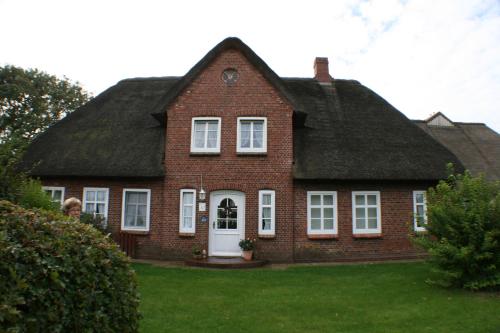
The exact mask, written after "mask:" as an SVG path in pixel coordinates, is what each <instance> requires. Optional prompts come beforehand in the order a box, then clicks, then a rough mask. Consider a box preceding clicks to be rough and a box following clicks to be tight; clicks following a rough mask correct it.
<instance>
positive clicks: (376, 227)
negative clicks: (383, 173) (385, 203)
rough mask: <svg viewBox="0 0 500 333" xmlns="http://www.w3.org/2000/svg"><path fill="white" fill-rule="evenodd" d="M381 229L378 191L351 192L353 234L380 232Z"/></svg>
mask: <svg viewBox="0 0 500 333" xmlns="http://www.w3.org/2000/svg"><path fill="white" fill-rule="evenodd" d="M381 230H382V221H381V214H380V192H379V191H354V192H352V232H353V234H380V233H381Z"/></svg>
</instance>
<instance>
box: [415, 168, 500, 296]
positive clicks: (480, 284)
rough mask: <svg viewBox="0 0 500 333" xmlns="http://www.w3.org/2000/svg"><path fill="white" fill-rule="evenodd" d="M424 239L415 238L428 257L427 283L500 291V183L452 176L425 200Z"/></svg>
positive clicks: (465, 176) (468, 175)
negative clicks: (429, 272)
mask: <svg viewBox="0 0 500 333" xmlns="http://www.w3.org/2000/svg"><path fill="white" fill-rule="evenodd" d="M427 214H428V225H427V227H426V228H427V234H424V235H420V236H418V237H417V238H416V242H417V244H419V245H421V246H423V247H424V248H425V249H426V250H427V251H428V252H429V255H430V258H429V260H430V262H431V263H432V264H433V267H434V271H435V272H436V273H437V278H436V279H435V280H433V281H432V282H434V283H437V284H440V285H443V286H447V287H461V288H466V289H471V290H480V289H498V288H500V183H498V182H496V183H493V182H488V181H486V180H485V179H484V177H472V176H471V175H470V173H469V172H467V171H466V172H465V173H464V174H463V175H451V176H450V177H449V178H448V179H447V180H446V181H441V182H439V184H438V185H437V186H436V188H431V189H430V190H429V191H428V196H427Z"/></svg>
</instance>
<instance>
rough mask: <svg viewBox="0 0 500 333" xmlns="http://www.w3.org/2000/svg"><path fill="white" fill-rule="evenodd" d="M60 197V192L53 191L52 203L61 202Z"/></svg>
mask: <svg viewBox="0 0 500 333" xmlns="http://www.w3.org/2000/svg"><path fill="white" fill-rule="evenodd" d="M61 197H62V191H61V190H54V192H53V194H52V199H53V200H54V201H61Z"/></svg>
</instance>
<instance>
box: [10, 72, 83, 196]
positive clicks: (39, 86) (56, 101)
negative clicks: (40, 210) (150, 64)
mask: <svg viewBox="0 0 500 333" xmlns="http://www.w3.org/2000/svg"><path fill="white" fill-rule="evenodd" d="M88 100H89V95H88V94H87V93H86V92H85V91H84V90H83V89H82V87H80V86H79V84H78V83H72V82H71V81H69V80H68V79H67V78H63V79H59V78H57V77H55V76H53V75H49V74H47V73H44V72H41V71H39V70H37V69H27V70H26V69H23V68H19V67H15V66H10V65H8V66H5V67H0V199H6V200H10V201H13V202H19V201H20V196H21V195H22V194H23V192H26V191H30V190H31V191H32V190H33V184H32V183H30V180H29V179H27V176H26V175H24V174H19V173H18V172H17V171H16V168H15V166H16V163H17V162H18V161H19V159H20V158H21V156H22V153H23V152H24V150H25V149H26V147H27V145H28V144H29V143H30V141H31V140H32V139H33V138H34V137H35V136H36V135H37V134H39V133H41V132H43V131H45V130H46V129H47V128H48V127H49V126H51V125H52V124H54V123H55V122H56V121H58V120H59V119H61V118H62V117H63V116H65V115H66V114H69V113H71V112H73V111H74V110H75V109H77V108H78V107H80V106H81V105H83V104H84V103H86V102H87V101H88ZM23 188H24V190H26V191H24V190H23ZM32 193H33V191H32ZM42 199H43V198H42Z"/></svg>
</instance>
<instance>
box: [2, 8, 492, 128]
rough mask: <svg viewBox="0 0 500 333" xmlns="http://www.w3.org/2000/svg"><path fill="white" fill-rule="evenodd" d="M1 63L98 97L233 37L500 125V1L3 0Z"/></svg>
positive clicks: (427, 105) (180, 70)
mask: <svg viewBox="0 0 500 333" xmlns="http://www.w3.org/2000/svg"><path fill="white" fill-rule="evenodd" d="M0 32H1V33H0V36H1V42H0V65H6V64H12V65H16V66H21V67H25V68H28V67H31V68H38V69H41V70H43V71H46V72H48V73H50V74H55V75H57V76H63V75H65V76H67V77H68V78H70V79H72V80H74V81H78V82H80V83H81V84H82V85H83V87H84V88H85V89H86V90H88V91H90V92H92V93H93V94H94V95H97V94H99V93H100V92H102V91H103V90H104V89H106V88H108V87H109V86H111V85H113V84H115V83H116V82H117V81H119V80H121V79H124V78H129V77H140V76H171V75H175V76H180V75H184V74H185V73H186V72H187V71H188V70H189V69H190V68H191V67H192V66H194V64H195V63H196V62H197V61H198V60H200V59H201V58H202V57H203V56H204V55H205V54H206V53H207V52H208V51H209V50H210V49H211V48H213V47H214V46H215V45H216V44H217V43H218V42H220V41H221V40H223V39H224V38H226V37H229V36H236V37H239V38H240V39H242V40H243V42H245V43H246V44H247V45H248V46H250V48H252V49H253V50H254V51H255V52H256V53H257V54H258V55H259V56H260V57H261V58H262V59H263V60H264V61H265V62H266V63H267V64H268V65H269V66H270V67H271V68H272V69H273V70H274V71H275V72H276V73H277V74H278V75H279V76H284V77H312V75H313V61H314V58H315V57H316V56H322V57H328V58H329V59H330V73H331V75H332V76H333V77H335V78H342V79H355V80H358V81H360V82H361V83H363V84H364V85H366V86H368V87H369V88H371V89H372V90H374V91H375V92H377V93H378V94H380V95H381V96H382V97H384V98H385V99H386V100H388V101H389V102H390V103H391V104H392V105H394V106H395V107H396V108H398V109H399V110H400V111H401V112H403V113H404V114H405V115H406V116H407V117H409V118H411V119H425V118H427V117H428V116H430V115H431V114H432V113H434V112H437V111H441V112H443V113H444V114H445V115H447V116H448V117H449V118H450V119H451V120H453V121H464V122H484V123H486V124H487V125H488V126H489V127H491V128H493V129H495V130H496V131H497V132H500V1H499V0H463V1H459V0H404V1H398V0H374V1H364V0H346V1H333V0H330V1H314V0H308V1H290V0H288V1H271V0H267V1H258V0H253V1H237V0H229V1H216V0H212V1H194V0H182V1H181V0H179V1H149V0H140V1H139V0H135V1H127V0H121V1H106V0H85V1H80V0H74V1H72V0H65V1H62V0H61V1H52V0H43V1H40V0H0Z"/></svg>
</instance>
